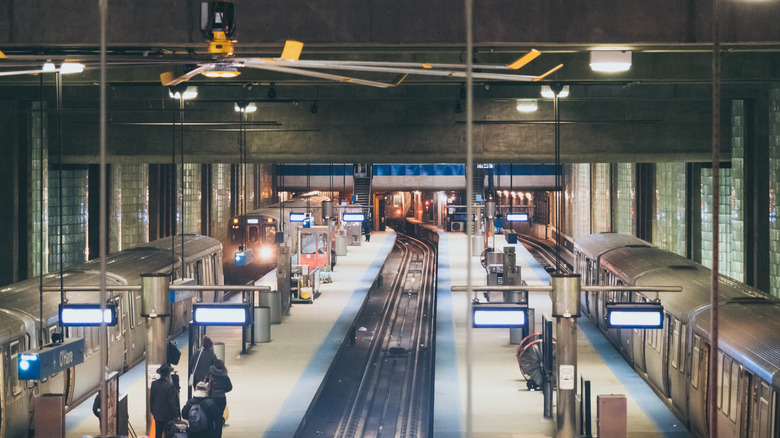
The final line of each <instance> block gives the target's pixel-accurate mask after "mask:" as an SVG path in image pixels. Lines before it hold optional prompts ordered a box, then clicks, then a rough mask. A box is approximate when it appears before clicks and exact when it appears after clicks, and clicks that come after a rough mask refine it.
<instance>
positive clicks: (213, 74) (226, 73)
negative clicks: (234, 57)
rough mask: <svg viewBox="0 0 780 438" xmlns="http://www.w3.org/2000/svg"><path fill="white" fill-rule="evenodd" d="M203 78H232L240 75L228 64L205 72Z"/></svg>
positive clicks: (216, 66)
mask: <svg viewBox="0 0 780 438" xmlns="http://www.w3.org/2000/svg"><path fill="white" fill-rule="evenodd" d="M202 74H203V76H206V77H207V78H234V77H236V76H238V75H240V74H241V72H240V71H238V69H237V68H236V67H234V66H232V65H229V64H217V65H215V66H214V68H213V69H211V70H206V71H204V72H203V73H202Z"/></svg>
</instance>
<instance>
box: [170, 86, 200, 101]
mask: <svg viewBox="0 0 780 438" xmlns="http://www.w3.org/2000/svg"><path fill="white" fill-rule="evenodd" d="M168 96H170V97H171V98H172V99H179V98H181V99H184V100H191V99H195V98H196V97H198V87H194V86H193V87H187V89H186V90H184V95H181V94H179V92H178V91H177V92H175V93H174V92H173V91H171V90H170V89H168Z"/></svg>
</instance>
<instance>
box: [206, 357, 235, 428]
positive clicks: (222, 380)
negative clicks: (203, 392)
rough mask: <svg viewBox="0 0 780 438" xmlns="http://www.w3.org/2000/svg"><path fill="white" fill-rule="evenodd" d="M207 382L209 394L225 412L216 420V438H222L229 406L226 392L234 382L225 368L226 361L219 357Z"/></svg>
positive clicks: (210, 369)
mask: <svg viewBox="0 0 780 438" xmlns="http://www.w3.org/2000/svg"><path fill="white" fill-rule="evenodd" d="M206 383H208V385H209V395H210V397H211V399H212V400H213V401H214V403H215V404H216V405H217V407H219V411H220V412H222V413H223V414H221V415H220V417H219V418H218V419H217V421H215V422H214V423H215V426H216V434H214V436H215V437H216V438H222V426H223V425H224V424H225V421H224V412H225V406H227V398H226V397H225V393H227V392H230V391H231V390H233V383H231V382H230V377H228V373H227V368H225V362H222V361H221V360H219V359H217V360H215V361H214V365H212V366H211V368H209V375H208V376H207V377H206Z"/></svg>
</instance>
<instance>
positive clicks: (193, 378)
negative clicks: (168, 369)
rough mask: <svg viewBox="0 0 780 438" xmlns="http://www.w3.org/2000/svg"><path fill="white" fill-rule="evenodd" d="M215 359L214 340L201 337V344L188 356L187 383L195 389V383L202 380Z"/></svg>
mask: <svg viewBox="0 0 780 438" xmlns="http://www.w3.org/2000/svg"><path fill="white" fill-rule="evenodd" d="M215 360H217V355H216V354H214V342H212V341H211V338H209V337H208V336H204V337H203V346H202V347H201V348H199V349H198V351H196V352H194V353H192V357H191V358H190V381H189V384H190V386H192V389H193V390H195V385H197V384H198V382H202V381H203V380H204V379H206V376H207V375H208V372H209V368H211V365H213V364H214V361H215Z"/></svg>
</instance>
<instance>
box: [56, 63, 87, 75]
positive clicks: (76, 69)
mask: <svg viewBox="0 0 780 438" xmlns="http://www.w3.org/2000/svg"><path fill="white" fill-rule="evenodd" d="M83 71H84V64H79V63H78V62H63V63H62V65H61V66H60V73H62V74H64V75H67V74H71V73H81V72H83Z"/></svg>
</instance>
